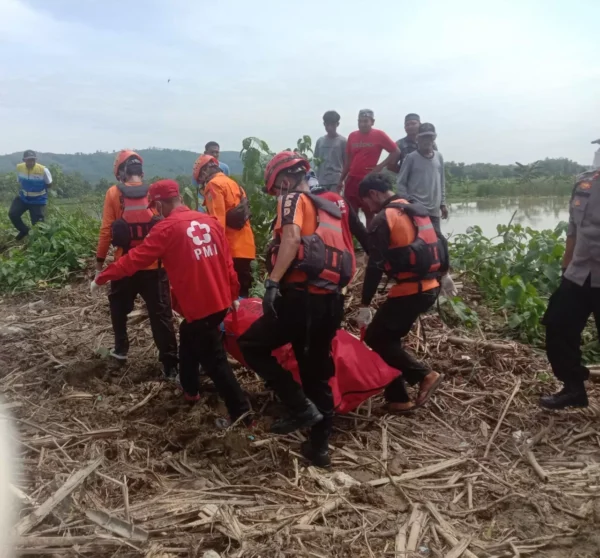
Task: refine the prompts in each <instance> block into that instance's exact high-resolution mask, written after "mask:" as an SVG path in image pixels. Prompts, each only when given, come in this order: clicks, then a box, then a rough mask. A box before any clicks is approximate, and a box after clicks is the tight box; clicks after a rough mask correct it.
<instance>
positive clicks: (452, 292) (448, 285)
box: [440, 274, 458, 297]
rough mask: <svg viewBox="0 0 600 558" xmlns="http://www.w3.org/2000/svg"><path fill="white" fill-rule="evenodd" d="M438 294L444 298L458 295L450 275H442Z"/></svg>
mask: <svg viewBox="0 0 600 558" xmlns="http://www.w3.org/2000/svg"><path fill="white" fill-rule="evenodd" d="M440 294H441V295H442V296H445V297H453V296H456V295H457V294H458V289H457V288H456V285H455V284H454V281H453V280H452V277H450V275H448V274H446V275H444V276H443V277H442V278H441V280H440Z"/></svg>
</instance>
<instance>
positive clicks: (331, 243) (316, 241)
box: [267, 193, 353, 292]
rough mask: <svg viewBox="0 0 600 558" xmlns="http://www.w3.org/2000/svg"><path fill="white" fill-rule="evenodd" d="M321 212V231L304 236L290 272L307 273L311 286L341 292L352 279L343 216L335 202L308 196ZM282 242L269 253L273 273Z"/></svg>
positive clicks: (319, 213) (318, 214)
mask: <svg viewBox="0 0 600 558" xmlns="http://www.w3.org/2000/svg"><path fill="white" fill-rule="evenodd" d="M304 195H306V196H308V197H309V198H310V200H311V201H312V203H313V204H314V205H315V208H316V210H317V228H316V229H315V232H314V233H313V234H310V235H307V236H303V237H302V239H301V243H300V248H299V249H298V254H297V255H296V259H295V260H294V262H293V263H292V265H291V266H290V269H296V270H298V271H302V272H303V273H306V276H307V278H308V280H307V284H309V285H313V286H315V287H319V288H321V289H326V290H329V291H333V292H338V291H340V290H341V289H343V288H344V287H345V286H346V285H348V283H350V280H351V279H352V274H353V273H352V267H353V266H352V259H353V258H352V248H351V247H349V246H348V245H347V244H346V241H345V239H344V233H343V227H342V213H341V211H340V208H339V207H338V206H337V205H336V204H335V203H333V202H331V201H329V200H326V199H321V198H320V197H319V196H315V195H313V194H308V193H305V194H304ZM280 242H281V239H279V238H278V239H277V240H276V241H274V242H272V243H271V245H270V246H269V249H268V252H267V268H268V271H269V272H271V271H272V269H273V267H274V265H275V261H276V260H277V253H278V252H279V245H280Z"/></svg>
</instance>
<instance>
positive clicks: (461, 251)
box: [451, 223, 567, 342]
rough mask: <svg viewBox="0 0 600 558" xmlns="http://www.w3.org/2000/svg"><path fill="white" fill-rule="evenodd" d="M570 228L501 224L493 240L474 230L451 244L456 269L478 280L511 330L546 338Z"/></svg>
mask: <svg viewBox="0 0 600 558" xmlns="http://www.w3.org/2000/svg"><path fill="white" fill-rule="evenodd" d="M566 226H567V225H566V223H560V224H559V225H558V226H557V227H556V228H555V229H554V230H546V231H536V230H533V229H531V228H529V227H527V228H524V227H522V226H521V225H498V227H497V231H498V236H497V237H495V238H491V239H490V238H486V237H484V236H483V234H482V232H481V229H480V228H479V227H474V228H473V229H472V230H471V232H468V233H467V234H460V235H457V236H456V237H455V238H454V242H453V243H452V244H451V256H452V265H453V267H454V268H455V269H456V270H460V271H462V272H463V273H464V274H465V275H467V276H470V277H471V278H472V279H473V280H474V281H475V283H476V284H477V285H478V287H479V290H480V291H481V293H482V294H483V296H484V297H485V299H486V302H487V303H488V305H490V306H491V307H492V308H493V309H497V310H498V311H499V312H498V315H504V316H505V326H506V328H507V330H509V331H511V332H512V333H513V334H514V335H515V336H517V337H519V338H521V339H523V340H526V341H530V342H540V341H541V339H542V336H543V328H542V325H541V318H542V316H543V314H544V312H545V310H546V307H547V300H548V297H549V296H550V294H551V293H552V292H554V290H555V289H556V288H557V287H558V284H559V282H560V276H561V264H562V257H563V254H564V249H565V248H564V235H565V232H566Z"/></svg>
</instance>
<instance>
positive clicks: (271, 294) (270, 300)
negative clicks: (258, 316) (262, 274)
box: [262, 279, 281, 318]
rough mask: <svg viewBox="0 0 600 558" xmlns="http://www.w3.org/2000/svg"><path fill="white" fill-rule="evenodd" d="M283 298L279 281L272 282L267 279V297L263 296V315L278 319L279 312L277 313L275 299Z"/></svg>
mask: <svg viewBox="0 0 600 558" xmlns="http://www.w3.org/2000/svg"><path fill="white" fill-rule="evenodd" d="M278 296H281V294H280V293H279V283H278V282H277V281H271V279H267V280H266V281H265V296H263V302H262V307H263V314H264V315H265V316H270V317H271V318H277V312H276V311H275V299H276V298H277V297H278Z"/></svg>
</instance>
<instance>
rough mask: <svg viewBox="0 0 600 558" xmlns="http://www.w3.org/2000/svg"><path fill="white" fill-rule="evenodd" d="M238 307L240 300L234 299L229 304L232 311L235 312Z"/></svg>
mask: <svg viewBox="0 0 600 558" xmlns="http://www.w3.org/2000/svg"><path fill="white" fill-rule="evenodd" d="M239 309H240V301H239V300H234V301H233V304H232V305H231V310H232V312H237V311H238V310H239Z"/></svg>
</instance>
